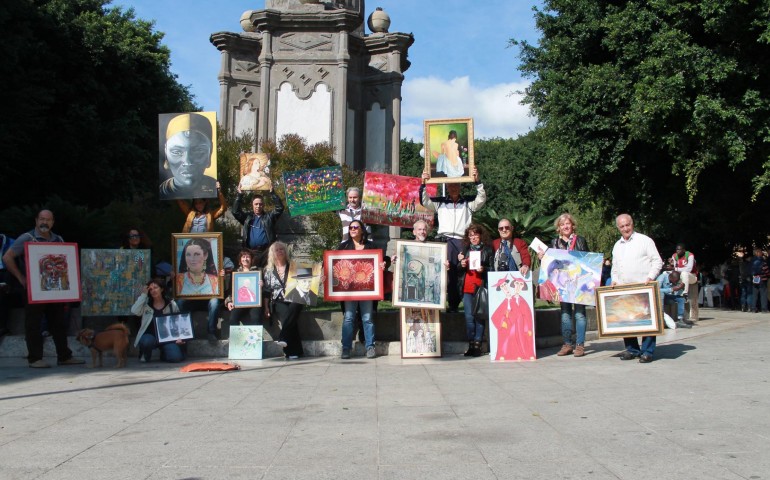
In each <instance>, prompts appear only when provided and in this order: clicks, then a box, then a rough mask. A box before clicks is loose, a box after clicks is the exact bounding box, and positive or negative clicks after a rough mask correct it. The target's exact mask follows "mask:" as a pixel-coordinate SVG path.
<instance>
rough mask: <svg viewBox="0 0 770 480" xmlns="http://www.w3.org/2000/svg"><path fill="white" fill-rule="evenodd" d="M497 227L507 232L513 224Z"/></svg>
mask: <svg viewBox="0 0 770 480" xmlns="http://www.w3.org/2000/svg"><path fill="white" fill-rule="evenodd" d="M497 229H498V230H499V231H501V232H507V231H508V230H510V229H511V226H510V225H503V226H502V227H497Z"/></svg>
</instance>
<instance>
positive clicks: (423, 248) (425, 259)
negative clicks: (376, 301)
mask: <svg viewBox="0 0 770 480" xmlns="http://www.w3.org/2000/svg"><path fill="white" fill-rule="evenodd" d="M446 259H447V246H446V244H445V243H433V242H416V241H408V240H399V241H398V242H396V263H395V275H394V281H393V305H394V306H397V307H411V308H436V309H440V310H443V309H444V304H445V302H446V282H447V276H446V265H445V261H446Z"/></svg>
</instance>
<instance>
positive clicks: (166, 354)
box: [139, 333, 185, 363]
mask: <svg viewBox="0 0 770 480" xmlns="http://www.w3.org/2000/svg"><path fill="white" fill-rule="evenodd" d="M156 348H160V359H161V360H163V361H164V362H169V363H179V362H181V361H183V360H184V359H185V354H184V351H183V350H182V347H180V346H179V345H177V344H176V343H174V342H171V343H164V344H162V345H159V344H158V340H157V339H156V338H155V337H154V336H153V335H150V334H149V333H145V334H144V335H142V338H140V339H139V356H140V357H144V359H145V360H146V361H148V362H149V361H150V359H151V358H152V351H153V350H154V349H156Z"/></svg>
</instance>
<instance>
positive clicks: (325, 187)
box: [283, 166, 345, 217]
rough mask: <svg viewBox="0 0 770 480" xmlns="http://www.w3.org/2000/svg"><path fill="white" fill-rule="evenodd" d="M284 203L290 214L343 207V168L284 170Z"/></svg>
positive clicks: (303, 213)
mask: <svg viewBox="0 0 770 480" xmlns="http://www.w3.org/2000/svg"><path fill="white" fill-rule="evenodd" d="M283 182H284V184H285V185H286V205H287V207H288V208H289V213H290V214H291V216H292V217H298V216H300V215H311V214H313V213H320V212H329V211H334V210H342V209H343V208H345V190H344V187H343V183H342V167H339V166H337V167H323V168H314V169H305V170H295V171H293V172H284V173H283Z"/></svg>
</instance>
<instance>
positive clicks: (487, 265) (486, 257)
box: [455, 245, 495, 298]
mask: <svg viewBox="0 0 770 480" xmlns="http://www.w3.org/2000/svg"><path fill="white" fill-rule="evenodd" d="M470 251H471V247H470V246H466V247H465V248H464V249H463V256H464V257H465V258H468V254H469V253H470ZM494 261H495V252H494V251H493V250H492V247H490V246H489V245H484V246H482V247H481V265H482V266H483V267H484V273H482V278H483V281H484V284H483V285H484V286H485V287H486V286H487V272H491V271H492V270H493V268H492V264H493V263H494ZM467 271H468V269H467V268H463V267H462V265H461V264H460V262H457V285H456V286H455V288H457V291H458V292H459V294H460V298H462V296H463V286H465V273H466V272H467Z"/></svg>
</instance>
